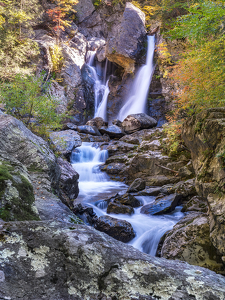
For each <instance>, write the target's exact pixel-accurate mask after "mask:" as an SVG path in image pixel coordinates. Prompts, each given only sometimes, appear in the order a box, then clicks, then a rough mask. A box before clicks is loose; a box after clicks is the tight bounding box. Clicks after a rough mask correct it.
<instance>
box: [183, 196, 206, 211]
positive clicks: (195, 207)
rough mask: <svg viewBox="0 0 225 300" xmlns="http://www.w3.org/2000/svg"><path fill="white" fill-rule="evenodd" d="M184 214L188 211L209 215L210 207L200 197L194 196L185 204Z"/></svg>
mask: <svg viewBox="0 0 225 300" xmlns="http://www.w3.org/2000/svg"><path fill="white" fill-rule="evenodd" d="M181 211H182V212H187V211H199V212H202V213H207V211H208V205H207V202H206V201H205V200H204V199H203V198H202V197H199V196H194V197H192V198H191V200H189V201H188V202H187V203H185V204H184V206H183V208H182V210H181Z"/></svg>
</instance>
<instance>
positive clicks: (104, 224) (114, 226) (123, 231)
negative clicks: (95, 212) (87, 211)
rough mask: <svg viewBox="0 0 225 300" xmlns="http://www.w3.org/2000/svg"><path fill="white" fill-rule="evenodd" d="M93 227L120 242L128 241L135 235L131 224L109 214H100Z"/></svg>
mask: <svg viewBox="0 0 225 300" xmlns="http://www.w3.org/2000/svg"><path fill="white" fill-rule="evenodd" d="M95 229H97V230H99V231H101V232H105V233H107V234H108V235H109V236H112V237H114V239H116V240H118V241H121V242H125V243H127V242H129V241H130V240H132V239H133V238H134V237H135V233H134V230H133V228H132V226H131V224H130V223H129V222H127V221H125V220H119V219H115V218H112V217H110V216H101V217H99V218H98V220H97V221H96V223H95Z"/></svg>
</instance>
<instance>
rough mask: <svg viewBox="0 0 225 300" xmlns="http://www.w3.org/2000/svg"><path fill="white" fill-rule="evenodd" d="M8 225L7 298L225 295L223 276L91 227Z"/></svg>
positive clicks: (201, 299) (202, 299)
mask: <svg viewBox="0 0 225 300" xmlns="http://www.w3.org/2000/svg"><path fill="white" fill-rule="evenodd" d="M4 228H7V233H3V235H4V239H2V240H1V244H0V248H1V253H2V255H1V257H0V259H1V277H0V278H1V289H0V296H1V298H3V299H7V298H8V299H9V298H11V299H12V300H17V299H22V300H28V299H29V300H38V299H48V300H56V299H61V300H68V299H70V300H73V299H74V300H75V299H76V300H81V299H82V300H83V299H85V298H87V297H90V298H91V299H96V300H97V299H99V298H102V297H105V299H110V298H112V297H116V298H117V299H119V300H123V299H132V298H137V299H159V298H161V299H165V300H169V299H193V300H195V299H196V300H197V299H198V300H210V299H213V300H221V299H224V297H225V288H224V286H225V279H224V277H223V276H221V275H217V274H215V273H214V272H212V271H209V270H207V269H204V268H201V267H196V266H191V265H189V264H187V263H184V262H179V261H177V260H176V261H172V260H165V259H163V258H155V257H151V256H149V255H146V254H144V253H141V252H139V251H138V250H136V249H134V248H133V247H131V246H129V245H126V244H123V243H121V242H119V241H116V240H114V239H113V238H111V237H109V236H107V235H106V234H104V233H101V232H97V231H96V230H94V229H92V228H90V227H87V226H82V225H74V226H73V225H71V224H70V225H66V224H65V223H62V222H56V221H54V222H29V226H28V223H27V222H14V223H6V224H5V225H4ZM12 241H13V242H12ZM90 258H91V259H90ZM18 278H19V280H18ZM43 282H44V284H43Z"/></svg>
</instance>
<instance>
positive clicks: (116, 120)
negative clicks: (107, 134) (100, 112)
mask: <svg viewBox="0 0 225 300" xmlns="http://www.w3.org/2000/svg"><path fill="white" fill-rule="evenodd" d="M112 124H113V125H116V126H118V127H121V126H122V122H121V121H120V120H118V119H114V120H113V121H112Z"/></svg>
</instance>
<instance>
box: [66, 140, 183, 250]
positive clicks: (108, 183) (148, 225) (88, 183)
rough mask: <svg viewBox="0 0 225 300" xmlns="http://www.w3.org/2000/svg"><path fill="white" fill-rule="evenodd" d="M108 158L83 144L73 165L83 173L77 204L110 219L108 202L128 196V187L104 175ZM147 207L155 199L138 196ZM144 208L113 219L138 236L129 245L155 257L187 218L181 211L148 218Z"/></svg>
mask: <svg viewBox="0 0 225 300" xmlns="http://www.w3.org/2000/svg"><path fill="white" fill-rule="evenodd" d="M107 157H108V152H107V150H101V149H100V148H96V147H94V145H93V144H92V143H83V144H82V146H81V147H78V148H76V149H75V150H74V151H73V152H72V155H71V163H72V165H73V167H74V169H75V170H76V171H77V172H78V173H79V175H80V178H79V189H80V193H79V196H78V198H77V199H76V203H78V202H82V203H85V204H88V205H89V206H91V207H93V209H94V212H95V213H96V214H97V216H98V217H99V216H102V215H107V213H106V209H107V207H106V205H105V202H104V201H101V200H105V199H106V198H108V197H109V196H112V195H114V194H116V193H125V191H126V190H127V188H128V186H127V185H125V184H124V183H122V182H118V181H112V180H110V178H109V177H108V175H107V174H106V173H104V172H101V170H100V168H99V166H100V165H101V164H103V163H104V162H105V160H106V159H107ZM136 198H138V199H139V200H140V201H141V202H142V204H143V205H145V204H147V203H151V202H154V201H155V197H153V196H137V197H136ZM140 210H141V207H138V208H135V209H134V211H135V213H134V214H133V215H131V216H129V215H125V214H110V216H111V217H113V218H117V219H122V220H126V221H128V222H129V223H130V224H131V225H132V227H133V229H134V231H135V233H136V236H135V238H134V239H133V240H132V241H130V242H129V243H128V244H130V245H132V246H133V247H135V248H137V249H139V250H140V251H142V252H145V253H148V254H151V255H155V254H156V251H157V247H158V243H159V241H160V239H161V237H162V236H163V235H164V233H165V232H166V231H168V230H170V229H172V228H173V226H174V225H175V224H176V223H177V222H178V221H179V220H180V219H181V218H182V217H184V214H183V213H182V212H181V207H179V206H178V207H176V209H175V210H174V211H173V212H172V213H170V214H165V215H160V216H152V215H145V214H141V213H140Z"/></svg>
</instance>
